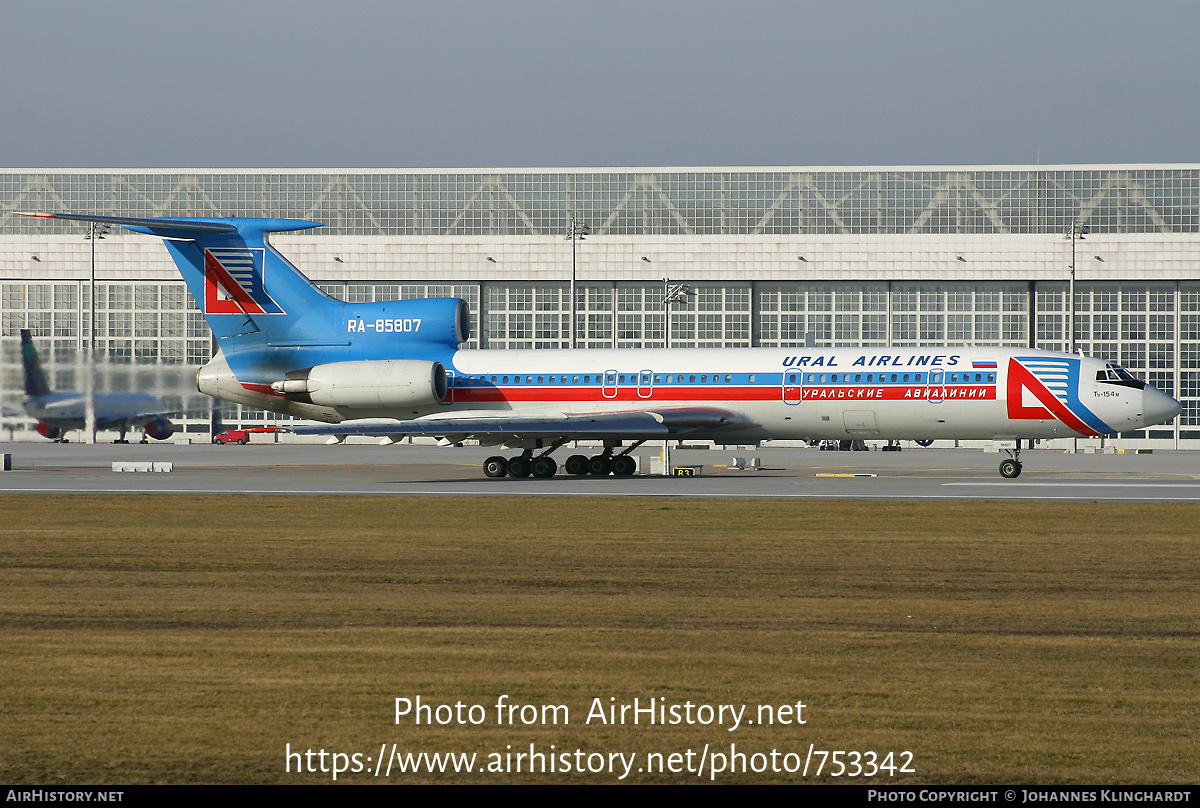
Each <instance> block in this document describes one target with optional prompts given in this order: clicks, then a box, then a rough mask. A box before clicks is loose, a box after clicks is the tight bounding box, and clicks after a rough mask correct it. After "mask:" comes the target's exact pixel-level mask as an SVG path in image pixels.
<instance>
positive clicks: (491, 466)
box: [483, 455, 508, 477]
mask: <svg viewBox="0 0 1200 808" xmlns="http://www.w3.org/2000/svg"><path fill="white" fill-rule="evenodd" d="M483 476H485V477H507V476H508V461H507V460H505V459H504V458H503V457H500V455H495V456H493V457H489V458H488V459H487V460H485V461H483Z"/></svg>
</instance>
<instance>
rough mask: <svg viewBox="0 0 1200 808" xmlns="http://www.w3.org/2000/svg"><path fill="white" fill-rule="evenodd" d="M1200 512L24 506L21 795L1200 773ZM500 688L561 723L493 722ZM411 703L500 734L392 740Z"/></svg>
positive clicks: (14, 680) (7, 583) (996, 506)
mask: <svg viewBox="0 0 1200 808" xmlns="http://www.w3.org/2000/svg"><path fill="white" fill-rule="evenodd" d="M1198 526H1200V508H1197V507H1195V506H1189V505H1169V504H1162V505H1142V504H1128V505H1126V504H1116V505H1112V504H1095V503H1078V504H1041V503H1025V504H1012V503H1007V504H1004V503H989V502H949V503H927V502H892V503H888V502H852V501H835V502H814V501H803V502H800V501H736V500H721V501H699V500H687V501H681V500H671V499H603V498H596V499H556V498H541V497H539V498H530V499H528V500H523V499H514V498H505V499H498V498H497V499H487V498H448V497H447V498H366V497H364V498H358V497H327V498H326V497H251V496H247V497H228V496H177V497H170V496H145V497H135V496H120V497H103V496H83V495H72V496H16V495H14V496H5V497H0V591H2V592H3V593H4V594H3V599H2V602H0V676H2V677H3V685H2V687H3V698H2V699H0V780H3V781H7V782H11V783H50V784H56V783H67V784H78V783H97V784H99V783H142V782H159V783H192V782H217V783H277V782H286V783H296V782H330V781H331V779H332V778H331V774H329V773H320V772H317V773H311V774H310V773H307V772H305V773H297V772H296V771H295V769H296V766H297V760H298V759H293V761H292V767H293V768H292V772H291V773H289V772H287V770H286V767H287V765H288V761H287V759H286V757H285V749H286V748H287V745H288V744H290V746H291V749H292V750H293V751H296V750H300V751H304V750H308V749H312V750H314V751H319V750H322V749H324V750H325V751H326V752H330V753H332V752H342V753H346V754H353V753H359V754H360V755H361V758H360V760H361V761H363V762H364V765H365V760H366V758H367V757H368V756H369V757H370V758H371V760H372V763H371V764H370V765H371V767H372V769H373V767H374V765H375V763H374V760H375V759H376V758H377V757H378V756H379V751H380V748H381V746H382V745H383V744H387V745H388V746H387V748H388V749H389V750H390V748H391V744H393V743H394V744H396V749H397V750H398V751H402V752H404V751H412V752H468V753H470V752H474V753H477V755H478V759H477V766H479V767H483V766H485V765H486V764H487V762H488V760H489V758H488V755H489V754H490V753H499V754H500V755H501V756H503V755H504V754H508V753H512V754H513V755H514V756H515V754H516V753H517V752H520V751H528V750H529V746H530V744H535V745H536V748H537V749H538V750H540V751H543V752H547V753H548V752H550V745H551V744H553V745H554V746H555V751H556V752H557V753H561V752H564V751H566V752H570V753H571V754H572V762H574V760H575V758H574V751H575V750H576V749H581V750H583V752H584V756H585V759H586V755H587V754H591V753H597V752H598V753H604V754H605V755H606V756H607V754H608V753H610V752H624V753H626V754H631V753H638V754H639V755H640V757H639V758H637V763H636V764H635V768H634V770H633V771H632V773H631V774H630V775H629V776H628V777H627V778H626V782H629V781H646V782H674V781H693V782H694V781H697V780H700V781H702V782H706V781H708V780H709V779H710V777H711V772H710V771H706V772H705V774H704V775H703V776H702V777H700V778H698V777H697V775H696V774H695V772H692V773H688V772H687V771H683V772H679V773H664V774H660V773H657V772H654V773H648V772H639V771H637V768H638V767H642V766H643V764H644V762H645V755H647V754H648V753H662V754H663V756H664V757H663V760H664V761H665V760H667V757H668V756H669V755H670V754H672V753H679V754H681V755H686V753H687V751H688V750H689V749H690V750H694V752H695V755H697V756H699V754H700V750H702V749H703V748H704V746H705V745H706V744H707V745H709V748H710V750H717V751H722V752H725V753H728V752H729V751H730V744H731V743H733V744H736V745H737V750H738V751H739V752H744V753H745V754H746V755H748V756H749V755H752V754H754V753H756V752H757V753H766V754H769V753H770V752H771V750H773V749H774V750H778V752H779V753H780V755H782V754H784V753H787V752H792V753H796V754H798V755H799V758H797V759H798V760H800V761H803V760H804V759H806V758H807V756H808V752H809V748H810V744H811V745H812V747H813V748H814V749H817V750H861V751H866V750H877V751H878V752H879V757H880V759H881V760H882V757H883V753H885V752H887V751H895V752H901V751H904V750H908V751H911V753H912V764H911V765H912V768H914V769H915V771H916V773H915V774H895V775H890V774H887V773H881V774H878V775H876V777H875V778H873V781H874V782H895V783H1094V784H1101V783H1131V782H1138V783H1196V782H1197V781H1200V729H1198V727H1200V585H1198V584H1200V539H1198V533H1200V528H1198ZM502 694H507V696H508V701H509V702H510V703H515V704H531V705H557V704H561V705H566V706H567V707H568V708H569V711H570V724H569V725H562V724H559V725H557V726H555V725H542V724H534V725H530V726H525V725H520V724H518V725H517V726H498V725H497V723H496V721H495V711H494V709H493V705H494V704H495V703H496V700H497V698H498V697H499V696H500V695H502ZM417 695H420V696H421V698H422V700H423V701H425V702H432V703H435V704H436V703H447V704H454V703H456V702H460V701H461V702H463V703H464V704H467V705H470V704H480V705H483V706H484V707H486V708H487V710H488V712H487V720H486V721H485V722H484V723H483V724H481V725H479V726H470V725H467V726H459V725H449V726H437V725H435V726H424V725H422V726H415V725H414V724H413V723H412V721H411V720H410V719H403V720H402V723H400V724H399V725H397V724H396V723H395V719H394V700H395V699H396V698H397V697H403V698H413V697H415V696H417ZM596 698H599V699H601V700H602V703H605V704H613V703H617V704H619V703H628V702H632V700H633V699H634V698H638V699H640V700H641V703H642V704H643V705H644V704H645V702H646V700H647V699H650V698H655V699H665V700H666V702H667V703H668V704H674V705H684V704H686V703H687V702H691V703H693V704H694V705H701V704H708V705H719V704H733V705H743V704H744V705H747V712H746V716H747V717H749V718H753V717H755V711H756V710H757V706H758V705H760V704H768V705H782V704H794V703H796V702H797V701H802V702H803V703H804V704H805V705H806V707H805V709H804V713H803V716H804V718H805V720H806V723H805V724H804V725H788V726H783V725H776V726H762V725H758V724H755V725H745V724H743V726H741V727H739V728H738V729H737V730H736V731H733V732H730V731H728V726H725V727H720V726H715V725H713V726H703V725H700V724H692V725H687V724H682V725H675V726H660V725H654V726H649V725H647V724H645V723H644V721H643V723H641V724H639V725H637V726H633V725H628V724H627V725H623V726H621V725H618V726H606V725H602V724H599V723H597V722H596V721H594V720H593V721H592V722H591V723H590V724H588V723H585V718H586V717H587V713H588V709H589V706H590V705H591V704H592V702H593V699H596ZM610 698H613V699H615V702H612V701H610ZM510 747H511V748H510ZM501 759H503V757H501ZM683 759H684V760H685V761H686V758H683ZM508 760H509V765H510V766H511V765H515V757H514V758H510V759H508ZM606 760H607V757H606ZM694 760H695V758H694V759H693V768H695V763H694ZM780 760H782V758H780ZM331 762H332V759H331V758H327V760H326V766H327V767H328V766H329V765H330V763H331ZM313 763H314V764H315V765H317V766H318V767H319V765H320V761H319V758H316V757H314V758H313ZM748 763H749V764H750V765H753V761H748ZM710 766H711V763H710ZM811 767H812V770H811V771H810V773H809V777H808V778H807V779H808V780H809V781H829V780H830V778H829V777H828V774H829V769H830V767H829V766H827V767H826V770H825V771H824V772H823V773H822V775H821V776H820V777H815V776H814V772H815V768H816V762H815V761H812V762H811ZM526 768H527V764H526ZM617 779H618V777H617V776H616V775H613V774H609V773H607V771H606V772H604V773H599V774H577V773H570V774H563V773H561V772H556V773H554V774H550V773H547V774H541V773H535V774H529V773H528V772H527V771H523V772H521V773H515V772H503V773H492V774H489V773H487V772H476V773H471V774H466V773H446V774H428V773H424V772H422V773H420V774H412V773H406V774H400V773H398V772H397V771H395V770H393V772H392V775H391V777H390V778H387V780H386V781H387V782H397V783H399V782H426V781H437V782H459V783H474V782H489V781H497V782H526V781H534V782H580V781H590V782H616V781H617ZM717 779H718V781H720V782H733V781H747V782H772V781H782V782H796V781H798V780H800V779H801V778H800V776H799V775H797V774H788V773H786V772H780V773H773V772H770V771H768V772H764V773H754V772H749V773H745V774H743V773H741V772H740V771H739V772H737V773H724V774H721V775H719V776H718V778H717ZM836 779H838V780H840V781H850V780H851V778H849V777H846V776H843V777H841V778H836ZM384 781H385V779H384V778H383V777H382V776H380V777H379V778H376V777H375V776H373V774H371V773H368V772H366V771H363V772H358V773H352V772H347V773H344V774H342V775H340V776H339V779H338V782H350V783H354V782H384ZM852 781H853V782H865V781H864V780H863V778H861V777H860V778H854V779H853V780H852Z"/></svg>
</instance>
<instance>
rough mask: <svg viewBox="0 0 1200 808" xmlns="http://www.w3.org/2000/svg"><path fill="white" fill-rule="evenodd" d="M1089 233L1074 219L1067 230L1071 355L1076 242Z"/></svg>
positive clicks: (1073, 346) (1072, 347)
mask: <svg viewBox="0 0 1200 808" xmlns="http://www.w3.org/2000/svg"><path fill="white" fill-rule="evenodd" d="M1087 232H1088V226H1087V225H1086V224H1083V223H1081V222H1078V221H1076V220H1074V219H1072V220H1071V226H1070V227H1068V228H1067V235H1066V238H1069V239H1070V240H1071V282H1070V284H1068V288H1067V298H1068V300H1069V303H1068V307H1069V308H1068V309H1067V312H1068V316H1067V328H1069V329H1070V338H1069V339H1070V341H1069V342H1068V345H1069V346H1070V351H1069V353H1072V354H1073V353H1075V242H1077V241H1082V240H1083V239H1084V238H1085V237H1086V236H1087ZM1100 445H1101V446H1103V445H1104V444H1103V439H1101V444H1100ZM1073 451H1074V452H1075V453H1076V454H1078V453H1079V438H1075V440H1074V449H1073Z"/></svg>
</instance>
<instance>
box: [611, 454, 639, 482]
mask: <svg viewBox="0 0 1200 808" xmlns="http://www.w3.org/2000/svg"><path fill="white" fill-rule="evenodd" d="M612 471H613V474H615V475H616V476H618V477H632V476H633V473H634V472H635V471H637V461H636V460H634V459H633V458H632V457H630V456H629V455H621V456H619V457H614V458H613V460H612Z"/></svg>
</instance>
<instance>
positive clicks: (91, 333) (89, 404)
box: [83, 222, 108, 443]
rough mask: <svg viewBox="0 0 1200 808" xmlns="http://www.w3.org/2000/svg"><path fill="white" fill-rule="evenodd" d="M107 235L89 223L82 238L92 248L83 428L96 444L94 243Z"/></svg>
mask: <svg viewBox="0 0 1200 808" xmlns="http://www.w3.org/2000/svg"><path fill="white" fill-rule="evenodd" d="M107 233H108V225H106V224H100V223H99V222H89V223H88V234H87V235H86V236H84V238H85V239H87V240H88V241H89V242H91V247H92V272H91V278H90V280H89V291H88V347H87V378H86V379H85V380H84V382H85V385H86V386H85V388H84V389H85V390H86V391H87V401H86V406H85V415H84V426H83V431H84V433H85V434H86V435H87V438H86V439H87V442H88V443H95V442H96V242H97V241H99V240H100V239H102V238H104V236H105V234H107Z"/></svg>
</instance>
